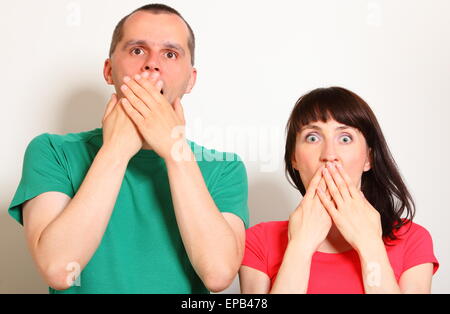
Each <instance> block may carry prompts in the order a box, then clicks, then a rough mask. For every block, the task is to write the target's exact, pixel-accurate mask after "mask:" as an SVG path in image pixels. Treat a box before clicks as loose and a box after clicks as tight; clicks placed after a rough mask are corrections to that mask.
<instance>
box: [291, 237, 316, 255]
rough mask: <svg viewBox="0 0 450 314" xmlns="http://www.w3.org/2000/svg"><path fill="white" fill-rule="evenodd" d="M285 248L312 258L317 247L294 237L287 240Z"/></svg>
mask: <svg viewBox="0 0 450 314" xmlns="http://www.w3.org/2000/svg"><path fill="white" fill-rule="evenodd" d="M287 249H289V250H291V251H295V252H296V253H297V254H298V255H300V256H303V257H306V258H312V256H313V255H314V253H315V252H316V251H317V247H314V246H312V245H310V244H309V243H307V242H305V241H302V240H301V239H299V238H298V237H294V238H292V239H290V240H289V242H288V247H287Z"/></svg>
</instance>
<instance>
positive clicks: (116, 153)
mask: <svg viewBox="0 0 450 314" xmlns="http://www.w3.org/2000/svg"><path fill="white" fill-rule="evenodd" d="M97 156H98V157H100V158H102V159H108V160H109V161H110V162H113V163H116V164H117V165H125V166H126V165H128V162H129V161H130V159H131V158H132V157H133V156H130V155H127V154H125V153H124V152H123V151H120V150H119V149H115V148H114V147H112V146H108V145H103V146H102V147H100V149H99V151H98V153H97Z"/></svg>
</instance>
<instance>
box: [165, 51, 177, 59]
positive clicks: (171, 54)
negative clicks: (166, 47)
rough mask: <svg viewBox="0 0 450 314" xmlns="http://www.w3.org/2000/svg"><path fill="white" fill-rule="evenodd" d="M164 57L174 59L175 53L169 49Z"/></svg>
mask: <svg viewBox="0 0 450 314" xmlns="http://www.w3.org/2000/svg"><path fill="white" fill-rule="evenodd" d="M166 57H167V58H169V59H176V58H177V54H176V53H175V52H172V51H169V52H166Z"/></svg>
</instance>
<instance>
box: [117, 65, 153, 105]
mask: <svg viewBox="0 0 450 314" xmlns="http://www.w3.org/2000/svg"><path fill="white" fill-rule="evenodd" d="M123 81H124V83H125V84H126V86H128V87H129V88H130V89H131V90H132V91H133V93H134V94H135V95H136V97H138V98H139V99H141V100H142V102H143V103H144V104H145V105H146V106H147V107H148V108H149V109H150V110H152V109H154V108H155V106H156V105H157V101H156V99H155V98H154V97H153V96H152V94H151V93H150V92H149V91H148V90H147V89H146V88H145V87H144V86H142V85H143V84H150V85H151V83H150V82H149V80H146V79H144V78H143V77H142V75H140V74H136V75H135V76H134V79H131V78H129V77H124V79H123Z"/></svg>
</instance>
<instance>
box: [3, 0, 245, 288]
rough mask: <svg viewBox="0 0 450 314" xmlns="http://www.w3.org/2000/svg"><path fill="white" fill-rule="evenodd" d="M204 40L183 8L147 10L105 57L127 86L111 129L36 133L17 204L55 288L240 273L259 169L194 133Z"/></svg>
mask: <svg viewBox="0 0 450 314" xmlns="http://www.w3.org/2000/svg"><path fill="white" fill-rule="evenodd" d="M194 48H195V38H194V34H193V32H192V30H191V28H190V26H189V25H188V24H187V22H186V21H185V20H184V19H183V18H182V16H181V15H180V14H179V13H178V12H177V11H175V10H174V9H172V8H170V7H168V6H165V5H160V4H151V5H147V6H144V7H142V8H139V9H137V10H136V11H134V12H133V13H132V14H130V15H128V16H126V17H125V18H124V19H123V20H122V21H121V22H120V23H119V24H118V25H117V27H116V30H115V31H114V35H113V40H112V43H111V49H110V58H109V59H107V60H106V62H105V66H104V76H105V80H106V81H107V83H108V84H110V85H114V86H115V89H116V93H117V94H113V96H112V97H111V100H110V102H109V104H108V105H107V108H106V112H105V115H104V118H103V128H102V129H96V130H92V131H88V132H83V133H77V134H67V135H64V136H61V135H52V134H43V135H40V136H38V137H36V138H35V139H33V141H32V142H31V143H30V144H29V146H28V148H27V150H26V153H25V157H24V166H23V174H22V180H21V182H20V184H19V187H18V189H17V192H16V194H15V196H14V199H13V201H12V203H11V205H10V208H9V212H10V214H11V215H12V216H13V217H14V218H15V219H16V220H18V221H19V222H20V223H23V225H24V229H25V233H26V238H27V242H28V245H29V249H30V251H31V254H32V256H33V259H34V260H35V262H36V265H37V266H38V269H39V271H40V273H41V274H42V276H43V278H44V279H45V280H46V282H47V283H48V285H49V286H50V292H51V293H205V292H207V291H208V290H210V291H214V292H218V291H221V290H223V289H225V288H226V287H227V286H229V284H230V283H231V282H232V280H233V279H234V277H235V275H236V274H237V271H238V269H239V266H240V263H241V260H242V256H243V248H244V242H245V239H244V238H245V227H248V208H247V177H246V172H245V167H244V165H243V163H242V162H241V161H239V160H238V158H237V156H235V155H233V157H235V158H233V159H234V160H232V161H230V156H229V155H228V154H224V153H218V152H216V151H214V150H207V149H205V148H203V147H201V146H199V145H197V144H195V143H193V142H190V141H187V140H186V139H185V138H184V134H183V132H182V127H183V126H184V123H185V122H184V116H183V110H182V107H181V103H180V99H181V98H182V96H183V95H184V94H186V93H189V92H190V91H191V89H192V88H193V86H194V84H195V79H196V74H197V72H196V70H195V68H194V67H193V66H194ZM180 130H181V132H180ZM218 159H221V160H218ZM208 160H212V161H208ZM80 272H81V275H80V276H78V275H79V273H80ZM75 279H76V280H75Z"/></svg>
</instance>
